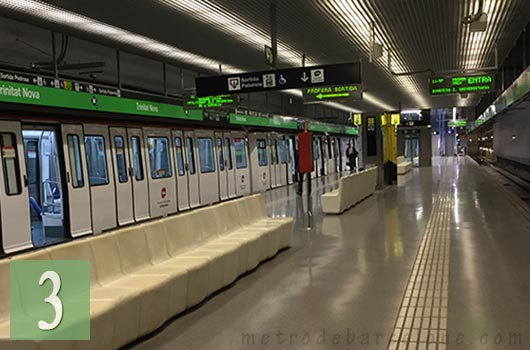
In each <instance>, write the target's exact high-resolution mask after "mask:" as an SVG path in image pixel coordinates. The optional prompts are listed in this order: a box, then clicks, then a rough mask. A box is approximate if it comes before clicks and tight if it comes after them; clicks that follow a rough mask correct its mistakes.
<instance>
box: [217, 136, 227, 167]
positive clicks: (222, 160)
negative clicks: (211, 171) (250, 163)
mask: <svg viewBox="0 0 530 350" xmlns="http://www.w3.org/2000/svg"><path fill="white" fill-rule="evenodd" d="M217 158H218V159H219V170H220V171H224V170H225V157H224V151H223V139H222V138H220V137H218V138H217Z"/></svg>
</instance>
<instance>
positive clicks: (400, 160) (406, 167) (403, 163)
mask: <svg viewBox="0 0 530 350" xmlns="http://www.w3.org/2000/svg"><path fill="white" fill-rule="evenodd" d="M411 169H412V163H411V162H409V161H408V160H406V159H405V157H403V156H399V157H397V173H398V175H404V174H406V173H408V172H409V171H410V170H411Z"/></svg>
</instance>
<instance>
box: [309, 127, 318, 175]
mask: <svg viewBox="0 0 530 350" xmlns="http://www.w3.org/2000/svg"><path fill="white" fill-rule="evenodd" d="M311 148H312V149H311V155H312V156H313V171H312V172H311V178H315V177H318V176H319V175H318V170H317V169H318V161H317V148H318V147H317V139H316V137H314V138H313V143H312V146H311Z"/></svg>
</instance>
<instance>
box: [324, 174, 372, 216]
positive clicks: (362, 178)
mask: <svg viewBox="0 0 530 350" xmlns="http://www.w3.org/2000/svg"><path fill="white" fill-rule="evenodd" d="M376 184H377V167H373V168H370V169H366V170H363V171H361V172H358V173H353V174H350V175H346V176H343V177H341V178H340V180H339V187H338V188H337V189H336V190H334V191H331V192H328V193H324V194H323V195H322V197H321V201H322V211H323V212H324V213H326V214H340V213H342V212H344V211H345V210H346V209H349V208H351V207H352V206H354V205H355V204H357V203H358V202H360V201H362V200H363V199H364V198H366V197H368V196H370V195H371V194H373V193H374V192H375V186H376Z"/></svg>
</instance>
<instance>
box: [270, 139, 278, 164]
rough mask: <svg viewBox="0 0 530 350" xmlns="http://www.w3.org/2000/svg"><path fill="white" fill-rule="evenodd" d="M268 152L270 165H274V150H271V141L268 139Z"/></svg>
mask: <svg viewBox="0 0 530 350" xmlns="http://www.w3.org/2000/svg"><path fill="white" fill-rule="evenodd" d="M269 151H270V153H271V165H274V164H276V158H275V157H274V150H273V149H272V140H271V139H269Z"/></svg>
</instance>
